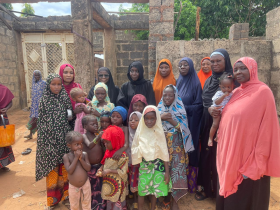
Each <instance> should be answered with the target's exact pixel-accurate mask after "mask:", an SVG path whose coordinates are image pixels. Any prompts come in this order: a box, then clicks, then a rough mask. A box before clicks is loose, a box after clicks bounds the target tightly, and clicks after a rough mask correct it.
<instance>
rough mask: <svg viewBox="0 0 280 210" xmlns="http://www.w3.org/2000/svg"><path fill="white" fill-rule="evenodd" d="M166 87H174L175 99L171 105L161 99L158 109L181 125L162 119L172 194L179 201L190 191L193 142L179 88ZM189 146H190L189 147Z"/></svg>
mask: <svg viewBox="0 0 280 210" xmlns="http://www.w3.org/2000/svg"><path fill="white" fill-rule="evenodd" d="M166 88H172V89H173V91H174V94H175V98H174V101H173V103H172V104H171V105H170V106H167V105H165V103H164V100H163V99H161V101H160V102H159V104H158V110H159V112H160V114H163V113H171V114H172V118H173V120H175V121H176V122H177V123H178V124H179V125H180V126H179V127H177V128H175V127H174V126H173V125H172V124H171V123H169V122H168V121H162V126H163V129H164V130H165V132H166V133H167V135H166V139H167V146H168V150H169V155H170V162H169V164H170V165H169V168H170V177H171V181H172V193H171V194H172V196H173V198H174V200H175V201H176V203H177V202H178V200H179V199H180V198H182V197H183V196H184V195H186V194H187V193H188V179H187V171H186V169H187V167H188V163H189V162H188V154H187V151H190V150H191V149H193V144H192V136H191V134H190V130H189V128H188V120H187V115H186V111H185V108H184V105H183V102H182V100H181V98H180V97H179V95H178V90H177V88H176V87H175V86H173V85H168V86H166ZM166 88H165V89H166ZM165 89H164V90H165ZM184 140H185V141H184ZM187 146H189V148H188V147H187ZM190 148H191V149H190Z"/></svg>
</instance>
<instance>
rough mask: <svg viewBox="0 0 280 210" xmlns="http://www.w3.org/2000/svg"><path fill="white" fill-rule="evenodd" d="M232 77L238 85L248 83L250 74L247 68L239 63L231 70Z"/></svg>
mask: <svg viewBox="0 0 280 210" xmlns="http://www.w3.org/2000/svg"><path fill="white" fill-rule="evenodd" d="M233 75H234V78H235V79H236V81H237V82H239V83H240V84H242V83H245V82H248V81H249V80H250V72H249V70H248V68H247V66H246V65H245V64H244V63H242V62H241V61H240V62H237V63H236V64H235V65H234V68H233Z"/></svg>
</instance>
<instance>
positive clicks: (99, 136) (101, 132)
mask: <svg viewBox="0 0 280 210" xmlns="http://www.w3.org/2000/svg"><path fill="white" fill-rule="evenodd" d="M103 133H104V131H100V132H99V134H98V136H97V137H98V139H101V137H102V135H103Z"/></svg>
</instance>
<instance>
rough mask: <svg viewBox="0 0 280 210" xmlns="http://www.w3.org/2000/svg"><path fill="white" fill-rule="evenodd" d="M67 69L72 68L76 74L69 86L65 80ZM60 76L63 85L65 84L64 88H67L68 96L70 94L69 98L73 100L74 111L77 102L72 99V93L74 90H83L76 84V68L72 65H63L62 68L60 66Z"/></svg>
mask: <svg viewBox="0 0 280 210" xmlns="http://www.w3.org/2000/svg"><path fill="white" fill-rule="evenodd" d="M66 67H70V68H71V69H73V74H74V76H73V80H72V82H71V83H70V84H69V85H64V80H63V71H64V69H65V68H66ZM59 76H60V77H61V78H62V84H63V86H64V88H65V90H66V92H67V94H68V96H69V98H70V100H71V104H72V107H73V109H74V107H75V103H76V102H75V101H74V100H73V99H72V98H71V96H70V91H71V90H72V89H73V88H76V87H78V88H81V89H82V86H81V85H80V84H79V83H76V82H75V69H74V67H73V66H71V65H70V64H63V65H61V66H60V70H59Z"/></svg>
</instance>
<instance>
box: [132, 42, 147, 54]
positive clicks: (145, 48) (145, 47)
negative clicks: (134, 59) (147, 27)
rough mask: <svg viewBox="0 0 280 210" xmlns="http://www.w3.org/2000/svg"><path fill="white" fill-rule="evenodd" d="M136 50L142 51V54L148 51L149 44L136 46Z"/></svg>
mask: <svg viewBox="0 0 280 210" xmlns="http://www.w3.org/2000/svg"><path fill="white" fill-rule="evenodd" d="M135 50H136V51H141V52H143V51H148V43H147V44H144V43H142V44H137V45H135Z"/></svg>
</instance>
